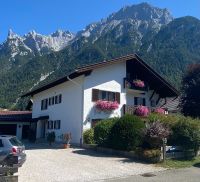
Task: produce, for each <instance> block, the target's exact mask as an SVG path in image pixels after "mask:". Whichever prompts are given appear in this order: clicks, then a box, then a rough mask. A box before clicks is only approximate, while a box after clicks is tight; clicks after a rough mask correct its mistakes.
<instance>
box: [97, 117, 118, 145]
mask: <svg viewBox="0 0 200 182" xmlns="http://www.w3.org/2000/svg"><path fill="white" fill-rule="evenodd" d="M117 120H118V118H111V119H106V120H103V121H100V122H99V123H97V124H96V126H95V127H94V141H95V143H96V144H98V145H99V146H108V138H109V135H110V131H111V128H112V127H113V125H114V123H115V122H116V121H117Z"/></svg>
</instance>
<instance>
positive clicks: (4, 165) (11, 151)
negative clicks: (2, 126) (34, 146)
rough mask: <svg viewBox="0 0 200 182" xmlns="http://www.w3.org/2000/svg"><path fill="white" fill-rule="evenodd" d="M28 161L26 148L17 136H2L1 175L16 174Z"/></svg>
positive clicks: (0, 141) (0, 136) (0, 140)
mask: <svg viewBox="0 0 200 182" xmlns="http://www.w3.org/2000/svg"><path fill="white" fill-rule="evenodd" d="M25 161H26V154H25V146H24V145H23V144H22V142H20V141H19V140H18V139H17V138H16V137H15V136H10V135H0V174H1V175H2V174H5V173H11V174H13V173H15V172H17V171H18V168H19V167H21V166H22V165H23V163H24V162H25Z"/></svg>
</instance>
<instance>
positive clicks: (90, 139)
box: [83, 128, 94, 144]
mask: <svg viewBox="0 0 200 182" xmlns="http://www.w3.org/2000/svg"><path fill="white" fill-rule="evenodd" d="M83 141H84V143H85V144H94V129H93V128H91V129H88V130H85V131H84V132H83Z"/></svg>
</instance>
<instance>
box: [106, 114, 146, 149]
mask: <svg viewBox="0 0 200 182" xmlns="http://www.w3.org/2000/svg"><path fill="white" fill-rule="evenodd" d="M143 128H144V122H143V121H142V120H141V119H140V118H139V117H137V116H133V115H125V116H123V117H121V118H120V119H119V120H118V121H117V122H116V123H115V124H114V125H113V127H112V129H111V132H110V138H109V144H110V147H112V148H114V149H118V150H133V149H135V147H137V146H138V145H140V144H141V131H142V129H143Z"/></svg>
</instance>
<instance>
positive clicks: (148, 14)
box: [107, 3, 173, 24]
mask: <svg viewBox="0 0 200 182" xmlns="http://www.w3.org/2000/svg"><path fill="white" fill-rule="evenodd" d="M123 19H137V20H140V21H152V20H157V22H159V23H162V24H168V23H169V22H170V21H172V20H173V16H172V15H171V13H170V12H169V11H168V10H167V9H161V8H157V7H153V6H151V5H149V4H148V3H141V4H137V5H132V6H125V7H123V8H122V9H120V10H119V11H118V12H116V13H113V14H112V15H110V16H109V17H108V19H107V20H108V21H112V20H123Z"/></svg>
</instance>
